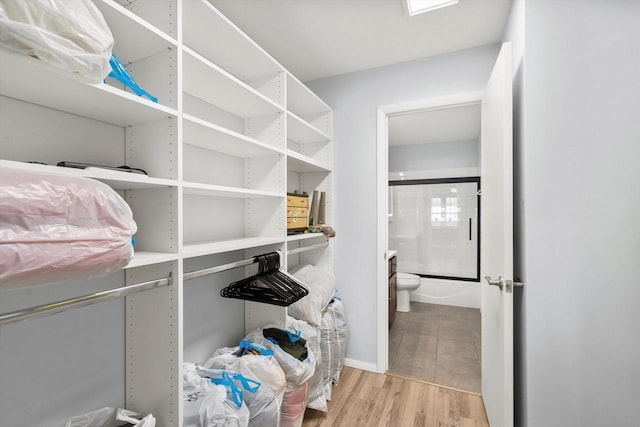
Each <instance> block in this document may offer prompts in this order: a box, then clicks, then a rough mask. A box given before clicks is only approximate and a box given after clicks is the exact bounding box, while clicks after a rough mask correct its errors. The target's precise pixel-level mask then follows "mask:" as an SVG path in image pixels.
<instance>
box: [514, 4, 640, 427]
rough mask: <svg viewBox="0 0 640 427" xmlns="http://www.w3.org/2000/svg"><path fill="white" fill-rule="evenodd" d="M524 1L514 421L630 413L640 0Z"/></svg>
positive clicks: (636, 377)
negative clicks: (520, 283)
mask: <svg viewBox="0 0 640 427" xmlns="http://www.w3.org/2000/svg"><path fill="white" fill-rule="evenodd" d="M524 4H525V3H524V1H522V0H521V1H516V7H517V8H523V9H522V10H523V11H524V12H517V13H515V14H514V15H513V16H512V18H513V19H512V21H511V22H512V25H511V26H510V30H509V31H508V32H507V33H505V38H513V39H514V40H517V39H519V38H521V37H522V34H523V33H524V36H525V42H524V44H523V46H524V53H523V61H522V66H523V67H524V70H522V71H520V72H519V73H516V75H515V83H516V86H517V88H518V89H517V90H516V99H515V105H516V118H515V120H516V121H515V124H516V126H517V128H516V154H515V157H516V159H515V160H516V166H520V168H521V170H520V171H519V173H518V174H517V175H516V200H517V201H518V204H517V205H516V215H517V221H516V228H517V232H518V238H517V240H516V247H517V251H516V265H517V268H518V269H519V272H520V274H521V275H522V278H523V279H524V281H525V282H526V287H525V290H524V293H523V295H522V296H521V298H522V300H521V307H520V310H519V312H518V313H517V318H516V320H517V329H516V337H517V338H518V337H523V338H522V339H520V340H519V341H520V342H519V344H518V345H519V347H517V348H516V350H517V352H516V372H517V373H519V375H522V377H523V378H521V379H520V380H519V381H518V383H517V384H516V387H517V392H518V397H517V411H518V416H517V421H518V424H517V425H521V426H530V427H537V426H586V427H590V426H593V427H596V426H614V425H620V426H622V425H624V426H631V425H640V412H639V411H638V409H637V405H638V401H640V394H639V392H638V390H639V384H640V362H638V361H639V360H640V356H639V355H640V326H639V325H640V310H638V301H640V286H638V285H639V284H640V279H639V277H640V263H639V262H638V260H639V259H640V255H639V254H640V231H639V230H640V228H639V227H638V218H640V215H639V214H640V190H638V183H639V182H640V168H638V159H640V141H639V139H638V138H639V135H640V79H639V77H638V76H640V57H639V56H638V52H640V26H639V25H638V20H639V18H640V2H638V1H634V0H616V1H609V2H604V1H601V0H582V1H579V2H578V1H573V0H534V1H526V7H524ZM522 13H523V16H524V22H526V28H525V26H524V24H523V21H522V19H521V16H522ZM518 14H520V17H518V16H517V15H518ZM523 28H524V32H522V29H523Z"/></svg>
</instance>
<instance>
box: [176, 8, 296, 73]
mask: <svg viewBox="0 0 640 427" xmlns="http://www.w3.org/2000/svg"><path fill="white" fill-rule="evenodd" d="M182 13H183V16H184V19H183V22H188V25H184V26H183V30H182V31H183V43H184V44H185V45H186V46H188V47H189V48H191V49H193V50H194V51H196V52H199V53H200V54H201V55H203V56H204V57H206V58H208V59H209V60H210V61H212V62H215V63H216V64H218V65H219V66H220V67H221V68H223V69H224V70H226V71H228V72H229V73H231V74H233V75H234V76H236V77H238V78H239V79H241V80H243V81H249V80H254V79H258V78H262V77H265V76H270V75H275V74H277V73H280V72H283V71H284V68H282V66H280V65H279V64H278V63H277V62H276V61H275V60H274V59H273V58H272V57H271V56H270V55H269V54H268V53H266V52H265V51H264V50H263V49H262V48H261V47H260V46H258V45H257V44H256V43H255V42H254V41H253V40H251V39H250V38H249V37H247V36H246V35H245V34H244V33H243V32H242V31H241V30H240V29H239V28H238V27H236V26H235V25H234V24H233V23H232V22H231V21H229V20H228V19H227V18H226V17H225V16H223V15H222V14H221V13H220V12H219V11H218V10H217V9H216V8H215V7H213V6H212V5H211V4H210V3H208V2H207V1H205V0H189V1H184V2H182Z"/></svg>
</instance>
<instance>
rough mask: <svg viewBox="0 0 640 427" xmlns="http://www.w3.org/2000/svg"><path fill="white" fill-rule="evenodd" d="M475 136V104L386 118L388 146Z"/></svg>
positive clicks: (477, 123)
mask: <svg viewBox="0 0 640 427" xmlns="http://www.w3.org/2000/svg"><path fill="white" fill-rule="evenodd" d="M479 136H480V104H479V103H476V104H470V105H463V106H459V107H452V108H440V109H436V110H425V111H417V112H411V113H406V114H402V115H398V116H393V117H389V145H409V144H430V143H435V142H454V141H469V140H477V139H478V137H479Z"/></svg>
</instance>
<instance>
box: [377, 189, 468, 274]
mask: <svg viewBox="0 0 640 427" xmlns="http://www.w3.org/2000/svg"><path fill="white" fill-rule="evenodd" d="M479 191H480V178H479V177H468V178H447V179H423V180H402V181H389V202H390V206H389V248H392V249H396V250H397V251H398V271H402V272H406V273H413V274H419V275H420V276H423V277H431V278H438V279H453V280H466V281H479V280H480V233H479V228H480V213H479V212H480V196H479Z"/></svg>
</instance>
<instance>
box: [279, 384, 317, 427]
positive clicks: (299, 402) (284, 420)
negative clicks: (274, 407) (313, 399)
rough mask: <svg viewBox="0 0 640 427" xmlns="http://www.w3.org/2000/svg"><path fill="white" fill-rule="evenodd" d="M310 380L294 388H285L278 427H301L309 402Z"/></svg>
mask: <svg viewBox="0 0 640 427" xmlns="http://www.w3.org/2000/svg"><path fill="white" fill-rule="evenodd" d="M310 383H311V380H308V381H306V382H304V383H303V384H301V385H299V386H298V387H295V388H287V391H286V392H285V394H284V400H283V401H282V408H281V410H280V427H301V426H302V422H303V421H304V411H305V409H306V408H307V403H308V401H309V388H310Z"/></svg>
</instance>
